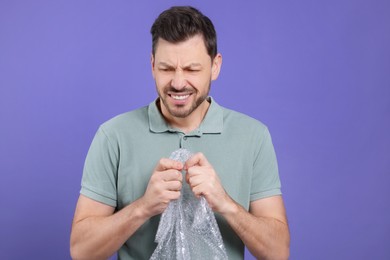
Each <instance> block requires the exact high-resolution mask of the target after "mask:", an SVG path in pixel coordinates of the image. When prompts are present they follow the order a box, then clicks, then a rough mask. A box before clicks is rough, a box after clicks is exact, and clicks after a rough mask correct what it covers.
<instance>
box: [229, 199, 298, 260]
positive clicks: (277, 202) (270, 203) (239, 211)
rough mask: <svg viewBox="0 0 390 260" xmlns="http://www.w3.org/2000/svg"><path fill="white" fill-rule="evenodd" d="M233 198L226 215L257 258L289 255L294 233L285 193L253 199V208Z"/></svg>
mask: <svg viewBox="0 0 390 260" xmlns="http://www.w3.org/2000/svg"><path fill="white" fill-rule="evenodd" d="M230 200H231V202H230V203H229V204H230V205H231V206H230V207H227V210H226V211H225V212H223V213H222V215H223V216H224V217H225V219H226V220H227V222H228V223H229V225H230V226H231V227H232V229H233V230H234V231H235V232H236V234H237V235H238V236H239V237H240V238H241V240H242V241H243V242H244V244H245V245H246V247H247V248H248V249H249V251H250V252H251V253H252V254H253V255H254V256H255V257H256V258H257V259H288V256H289V244H290V234H289V230H288V224H287V218H286V213H285V208H284V204H283V199H282V197H281V196H274V197H269V198H265V199H260V200H256V201H253V202H251V204H250V210H249V212H247V211H246V210H245V209H244V208H243V207H241V205H238V204H237V203H236V202H234V201H233V200H232V199H230Z"/></svg>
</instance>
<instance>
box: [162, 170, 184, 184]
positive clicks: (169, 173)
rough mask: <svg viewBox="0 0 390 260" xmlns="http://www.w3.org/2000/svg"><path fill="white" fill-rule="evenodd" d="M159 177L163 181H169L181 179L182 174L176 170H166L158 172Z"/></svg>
mask: <svg viewBox="0 0 390 260" xmlns="http://www.w3.org/2000/svg"><path fill="white" fill-rule="evenodd" d="M159 174H160V178H161V179H162V180H163V181H166V182H169V181H180V182H181V181H182V180H183V174H182V173H181V172H180V171H177V170H166V171H162V172H159Z"/></svg>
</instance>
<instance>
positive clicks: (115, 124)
mask: <svg viewBox="0 0 390 260" xmlns="http://www.w3.org/2000/svg"><path fill="white" fill-rule="evenodd" d="M148 126H149V121H148V107H147V106H145V107H142V108H138V109H135V110H132V111H129V112H125V113H122V114H119V115H117V116H115V117H113V118H111V119H109V120H107V121H106V122H104V123H103V124H101V125H100V130H101V131H103V132H105V133H106V134H107V135H112V134H120V133H121V132H129V131H130V132H132V131H136V130H140V129H143V128H145V127H148Z"/></svg>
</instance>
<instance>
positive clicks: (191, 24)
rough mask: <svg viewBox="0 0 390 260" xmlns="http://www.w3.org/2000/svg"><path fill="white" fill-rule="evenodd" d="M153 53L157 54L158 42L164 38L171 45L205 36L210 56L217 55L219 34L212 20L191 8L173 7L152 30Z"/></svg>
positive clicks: (158, 20) (157, 20)
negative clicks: (197, 36)
mask: <svg viewBox="0 0 390 260" xmlns="http://www.w3.org/2000/svg"><path fill="white" fill-rule="evenodd" d="M150 33H151V34H152V53H153V56H154V55H155V53H156V48H157V42H158V40H159V38H162V39H164V40H166V41H168V42H170V43H179V42H183V41H186V40H188V39H189V38H191V37H193V36H195V35H201V36H203V40H204V43H205V46H206V49H207V53H208V55H209V56H210V57H211V58H212V59H213V58H215V56H216V55H217V34H216V32H215V29H214V25H213V23H212V22H211V20H210V19H209V18H208V17H207V16H205V15H203V14H202V13H201V12H200V11H199V10H197V9H196V8H194V7H191V6H173V7H171V8H170V9H168V10H165V11H164V12H162V13H161V14H160V15H159V16H158V17H157V19H156V20H155V21H154V23H153V25H152V28H151V29H150Z"/></svg>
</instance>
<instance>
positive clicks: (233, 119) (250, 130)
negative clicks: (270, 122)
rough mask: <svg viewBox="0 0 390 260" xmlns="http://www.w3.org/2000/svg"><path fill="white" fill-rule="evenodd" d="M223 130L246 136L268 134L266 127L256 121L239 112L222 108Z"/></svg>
mask: <svg viewBox="0 0 390 260" xmlns="http://www.w3.org/2000/svg"><path fill="white" fill-rule="evenodd" d="M222 110H223V117H224V118H223V121H224V129H226V130H228V131H234V132H243V133H246V134H255V135H259V134H264V133H266V132H268V127H267V126H266V125H265V124H264V123H263V122H261V121H260V120H258V119H255V118H253V117H251V116H248V115H246V114H243V113H241V112H238V111H235V110H231V109H228V108H224V107H222Z"/></svg>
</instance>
